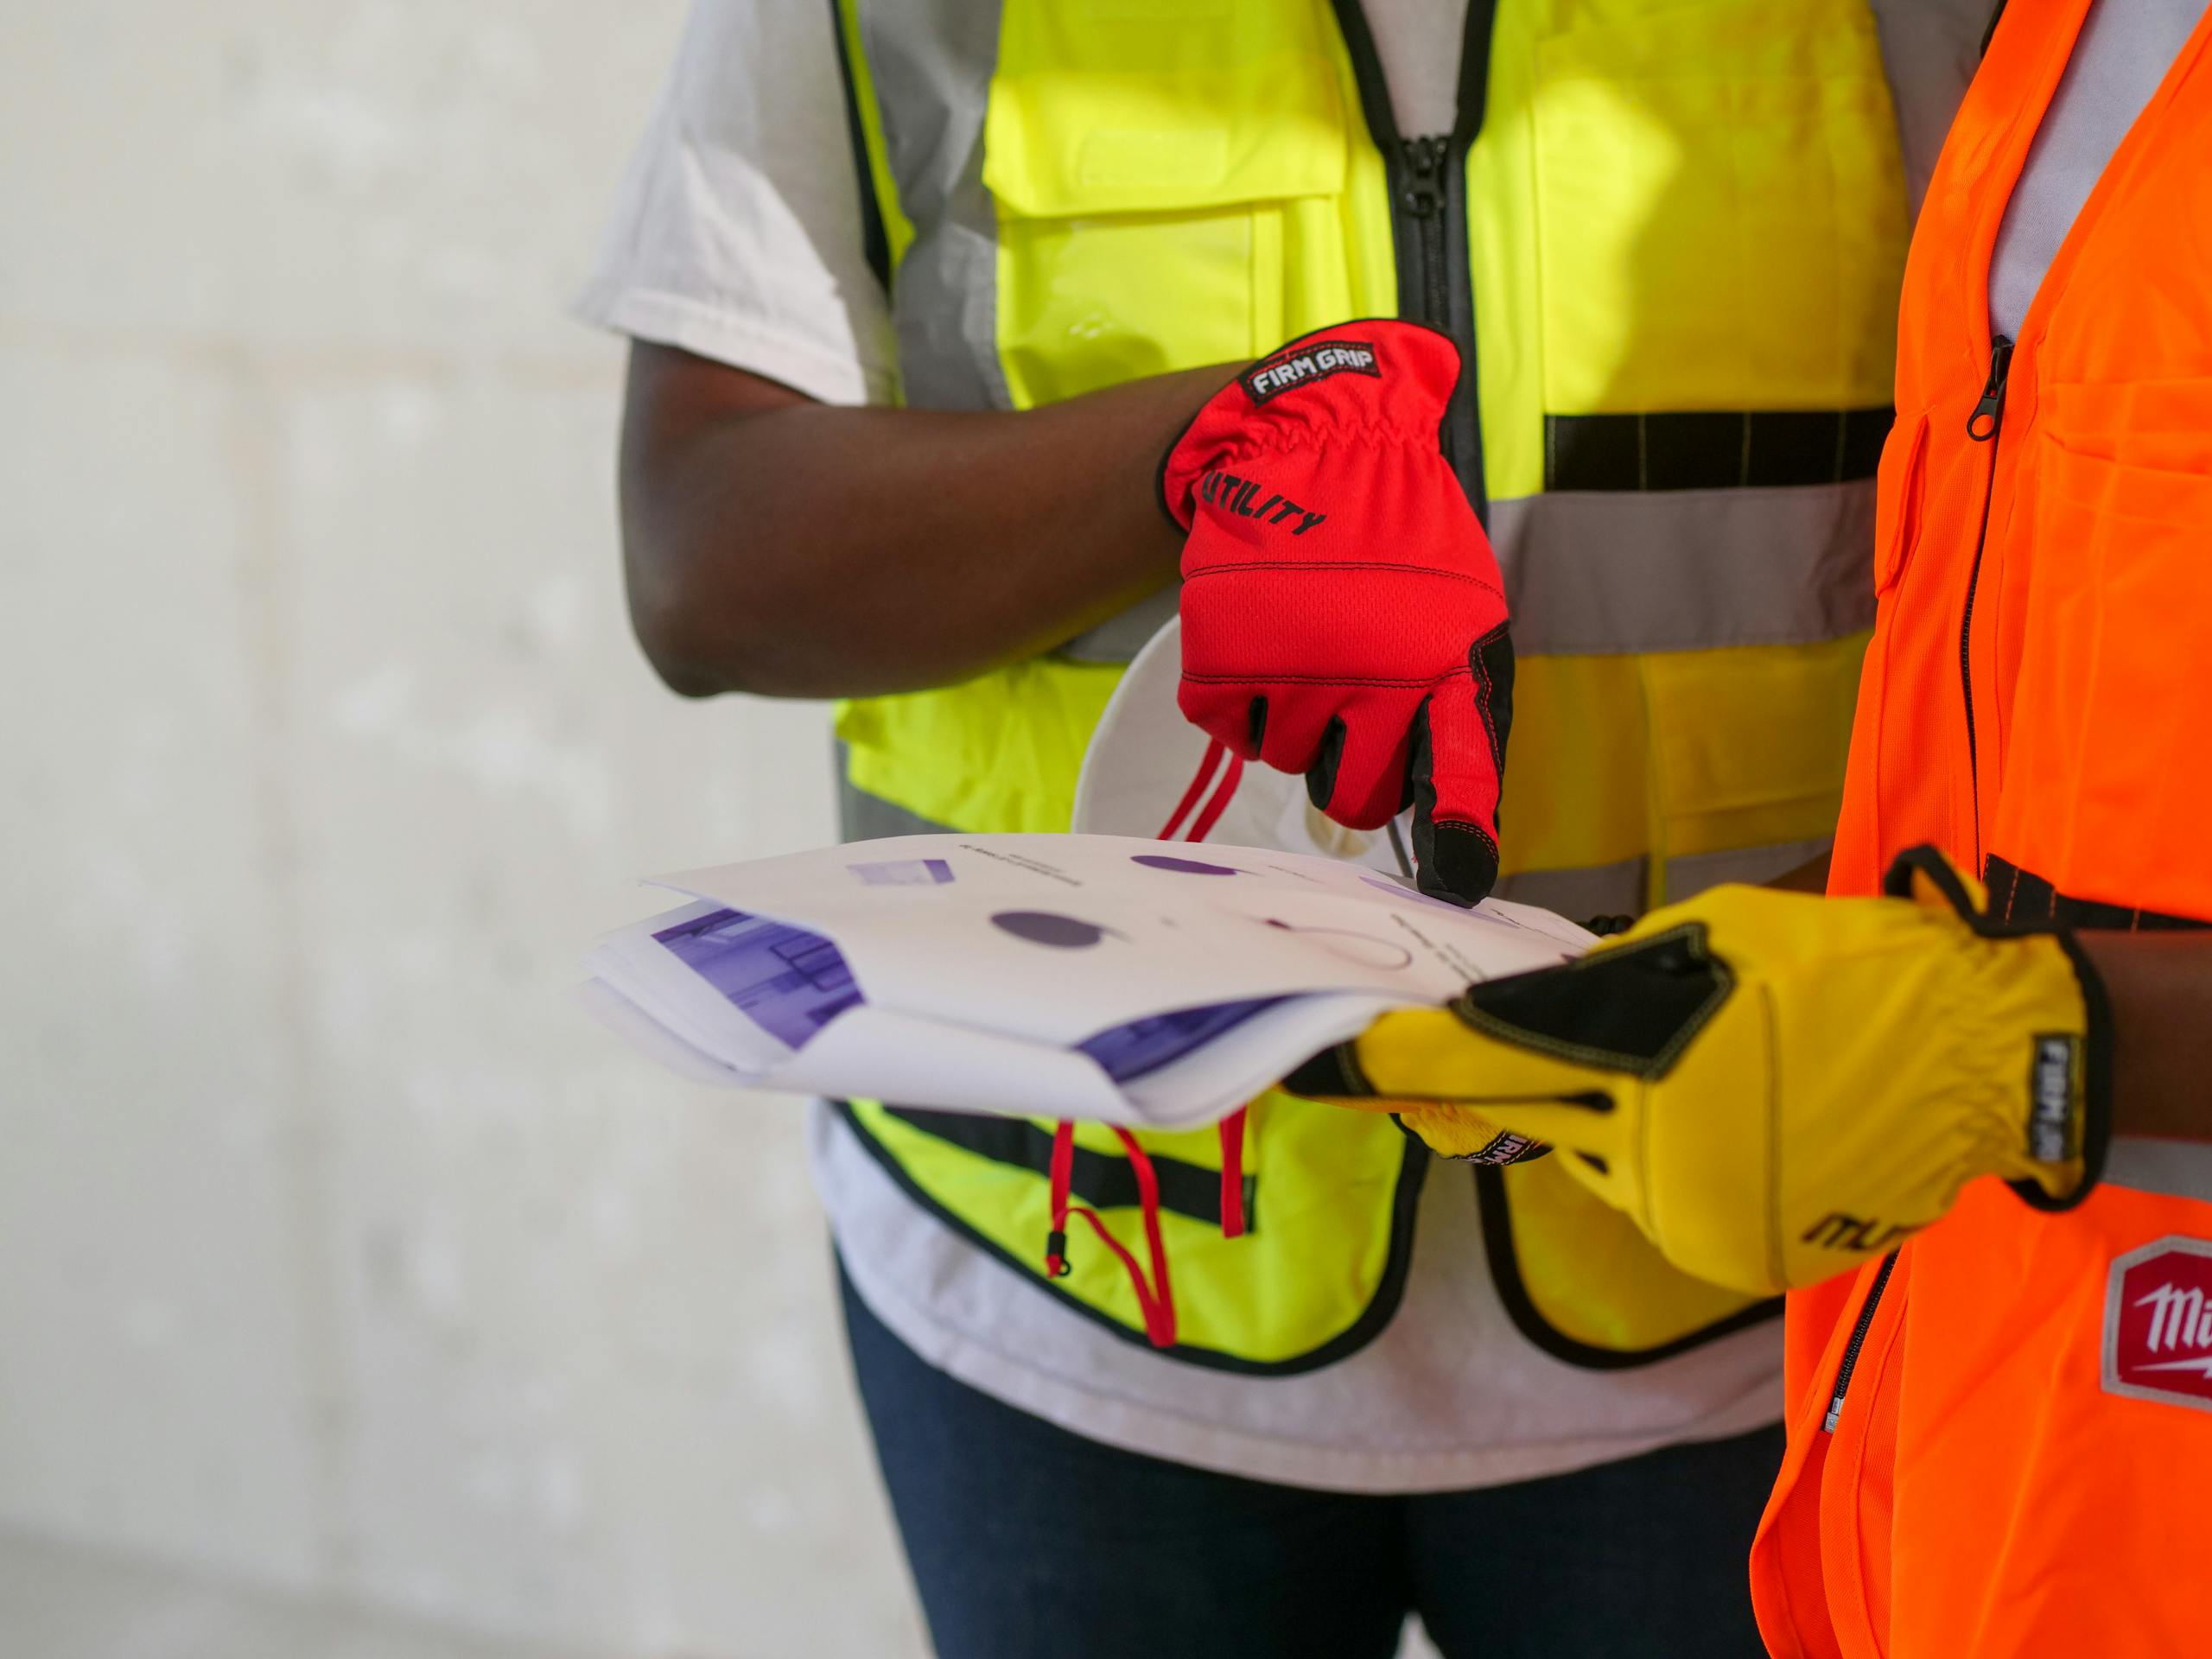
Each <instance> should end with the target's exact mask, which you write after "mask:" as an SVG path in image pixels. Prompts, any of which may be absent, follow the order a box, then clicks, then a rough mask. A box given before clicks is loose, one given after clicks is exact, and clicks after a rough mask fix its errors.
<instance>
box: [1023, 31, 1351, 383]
mask: <svg viewBox="0 0 2212 1659" xmlns="http://www.w3.org/2000/svg"><path fill="white" fill-rule="evenodd" d="M1345 111H1346V104H1345V101H1344V86H1343V84H1342V78H1341V73H1340V70H1339V67H1338V64H1337V62H1336V61H1335V60H1334V58H1333V56H1332V48H1331V40H1330V37H1329V36H1328V35H1326V34H1325V32H1324V24H1323V20H1322V18H1321V16H1320V15H1319V11H1318V10H1317V9H1314V8H1309V7H1307V6H1305V5H1294V4H1281V3H1276V0H1195V3H1177V4H1168V3H1164V0H1008V3H1007V5H1006V8H1005V11H1004V21H1003V22H1002V24H1001V34H1000V42H999V57H998V67H997V73H995V75H994V76H993V77H992V80H991V84H990V95H989V105H988V111H987V113H986V116H985V120H984V134H983V146H984V160H983V182H984V184H985V185H986V186H987V187H988V189H989V191H990V194H991V197H992V200H993V203H994V206H995V209H996V212H997V215H998V239H999V245H998V262H997V277H998V294H997V322H996V329H997V346H998V351H999V355H1000V359H1001V364H1002V365H1003V367H1004V370H1005V372H1006V378H1007V389H1008V391H1010V393H1011V394H1012V397H1013V400H1014V404H1015V405H1016V406H1017V407H1025V408H1026V407H1030V406H1033V405H1035V404H1044V403H1050V402H1052V401H1055V400H1057V399H1058V398H1062V397H1072V396H1074V395H1076V394H1077V393H1079V392H1084V391H1094V390H1096V389H1097V388H1098V387H1101V386H1105V385H1115V384H1117V383H1119V382H1121V381H1123V380H1128V379H1133V378H1138V377H1140V376H1143V375H1150V374H1160V373H1164V372H1169V371H1173V370H1176V369H1183V368H1192V367H1196V366H1198V365H1202V364H1208V363H1227V362H1236V361H1242V360H1243V359H1248V358H1251V357H1254V356H1256V355H1258V354H1259V353H1262V352H1264V351H1266V350H1268V349H1269V348H1271V347H1273V346H1275V345H1277V344H1279V343H1280V342H1281V340H1283V339H1284V338H1285V337H1286V336H1287V335H1288V334H1295V333H1298V332H1300V331H1301V330H1303V329H1305V328H1308V327H1318V326H1319V325H1320V324H1321V323H1324V322H1327V321H1334V320H1336V319H1338V318H1340V317H1344V316H1347V315H1361V314H1362V312H1363V309H1364V310H1366V311H1370V312H1371V311H1374V310H1378V309H1379V310H1388V309H1389V308H1390V307H1389V302H1388V301H1387V299H1386V300H1384V301H1383V302H1382V303H1380V304H1377V303H1376V302H1375V300H1374V297H1373V293H1372V290H1374V289H1376V288H1378V287H1382V288H1385V289H1387V284H1388V282H1389V268H1388V257H1389V256H1388V250H1387V247H1386V248H1385V249H1384V251H1383V269H1382V270H1381V272H1380V273H1379V277H1374V276H1370V277H1362V276H1361V275H1360V273H1358V272H1357V271H1356V270H1354V269H1353V264H1354V262H1353V261H1352V260H1351V258H1350V257H1348V254H1347V238H1346V234H1345V231H1344V224H1345V218H1346V215H1345V212H1344V203H1343V201H1342V200H1340V199H1341V198H1343V197H1344V194H1345V192H1346V188H1347V179H1348V176H1349V175H1351V173H1352V172H1353V171H1354V170H1355V169H1354V168H1352V166H1351V162H1349V160H1348V157H1347V154H1346V151H1347V147H1348V146H1347V136H1346V127H1345ZM1359 170H1361V171H1363V172H1371V173H1372V174H1373V175H1374V176H1373V179H1372V181H1371V187H1372V188H1373V189H1374V191H1375V192H1376V200H1377V203H1378V207H1379V202H1380V199H1381V198H1380V192H1381V189H1382V186H1381V178H1380V175H1381V168H1380V164H1379V161H1378V162H1376V163H1375V164H1374V165H1373V166H1372V167H1371V168H1364V169H1359ZM1363 301H1364V302H1365V304H1364V306H1363V304H1362V302H1363Z"/></svg>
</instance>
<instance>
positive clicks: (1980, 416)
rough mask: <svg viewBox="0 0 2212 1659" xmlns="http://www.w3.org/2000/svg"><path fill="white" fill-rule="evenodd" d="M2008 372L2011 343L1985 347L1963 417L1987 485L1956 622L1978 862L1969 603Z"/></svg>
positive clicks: (1993, 489) (1983, 539)
mask: <svg viewBox="0 0 2212 1659" xmlns="http://www.w3.org/2000/svg"><path fill="white" fill-rule="evenodd" d="M2011 371H2012V341H2011V340H2007V339H2006V338H2005V336H2004V335H2002V334H1999V335H1998V336H1997V337H1996V338H1995V339H1994V340H1991V341H1990V343H1989V378H1988V379H1987V380H1986V381H1985V382H1983V383H1982V388H1981V401H1980V403H1978V404H1975V405H1974V413H1973V414H1971V415H1969V416H1967V437H1969V438H1971V439H1973V440H1974V442H1976V443H1986V444H1987V445H1988V446H1989V480H1988V483H1987V484H1986V486H1984V488H1983V490H1982V494H1981V528H1980V531H1978V532H1977V533H1976V534H1975V536H1974V564H1973V566H1972V567H1971V568H1970V569H1968V571H1967V605H1966V613H1965V615H1964V616H1963V617H1961V619H1960V621H1959V685H1960V688H1961V690H1962V691H1963V692H1964V693H1965V695H1966V704H1967V781H1968V783H1969V784H1970V785H1972V786H1973V789H1974V857H1975V859H1976V861H1980V856H1981V758H1980V752H1979V751H1978V750H1977V748H1976V747H1975V743H1974V591H1975V589H1976V588H1980V586H1981V555H1982V550H1983V549H1984V548H1986V547H1987V546H1988V545H1989V508H1990V504H1991V503H1992V502H1993V501H1994V500H1995V499H1996V497H1997V444H1998V436H1999V434H2000V433H2001V432H2003V430H2004V429H2005V377H2006V376H2007V375H2008V374H2009V373H2010V372H2011Z"/></svg>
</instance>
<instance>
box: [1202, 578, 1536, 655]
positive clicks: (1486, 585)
mask: <svg viewBox="0 0 2212 1659" xmlns="http://www.w3.org/2000/svg"><path fill="white" fill-rule="evenodd" d="M1237 570H1399V571H1404V572H1407V573H1408V574H1410V575H1416V576H1436V577H1439V578H1440V579H1442V580H1444V581H1446V582H1472V583H1474V585H1475V586H1476V587H1478V588H1482V589H1484V591H1485V592H1487V593H1493V594H1503V593H1504V591H1505V590H1504V589H1503V588H1500V587H1499V586H1498V585H1497V583H1496V582H1491V581H1489V580H1488V579H1487V578H1485V577H1483V576H1480V575H1476V574H1475V573H1474V572H1473V571H1471V570H1447V569H1444V568H1443V567H1441V566H1440V565H1433V564H1402V563H1397V562H1396V561H1395V560H1383V559H1246V560H1243V561H1241V562H1240V563H1235V564H1224V563H1213V564H1207V565H1203V566H1201V567H1200V568H1199V569H1196V570H1193V571H1192V573H1191V574H1190V575H1189V576H1188V577H1187V578H1186V580H1188V581H1191V582H1203V581H1205V578H1206V577H1208V576H1224V575H1230V573H1231V572H1233V571H1237ZM1501 632H1503V629H1493V630H1492V631H1491V632H1490V633H1487V634H1485V635H1484V636H1483V639H1480V640H1478V641H1477V642H1476V643H1477V645H1482V644H1484V643H1486V642H1487V641H1489V640H1490V639H1494V638H1496V637H1497V634H1498V633H1501Z"/></svg>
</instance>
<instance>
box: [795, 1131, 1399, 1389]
mask: <svg viewBox="0 0 2212 1659" xmlns="http://www.w3.org/2000/svg"><path fill="white" fill-rule="evenodd" d="M831 1104H832V1105H834V1106H835V1107H836V1111H837V1116H839V1117H841V1118H842V1119H843V1120H844V1122H845V1126H846V1127H847V1128H849V1129H851V1130H852V1132H853V1135H854V1138H855V1140H857V1141H859V1142H860V1143H861V1147H862V1148H863V1149H864V1150H865V1151H866V1152H867V1153H868V1156H869V1157H871V1158H873V1159H874V1160H875V1161H876V1163H877V1164H878V1165H879V1166H880V1167H881V1168H882V1170H883V1173H885V1174H887V1175H888V1176H889V1177H890V1178H891V1179H892V1180H893V1182H895V1183H896V1184H897V1185H898V1186H899V1190H900V1191H902V1192H905V1193H906V1196H907V1197H908V1198H912V1199H913V1201H914V1202H915V1203H916V1204H918V1205H921V1207H922V1208H923V1209H924V1210H925V1211H927V1212H928V1213H929V1214H931V1215H932V1216H934V1217H937V1219H938V1220H939V1221H941V1222H943V1223H944V1224H945V1225H946V1226H947V1227H950V1229H951V1230H953V1231H954V1232H955V1233H957V1234H958V1235H959V1236H961V1237H963V1238H964V1239H966V1240H967V1241H968V1242H969V1243H970V1244H973V1245H975V1246H976V1248H977V1249H980V1250H982V1251H983V1252H984V1253H985V1254H987V1255H990V1256H992V1257H994V1258H995V1259H996V1260H998V1261H1000V1262H1004V1263H1006V1265H1007V1267H1009V1268H1013V1269H1014V1271H1015V1272H1017V1273H1019V1274H1021V1275H1022V1276H1023V1277H1024V1278H1025V1279H1027V1280H1028V1281H1030V1282H1031V1283H1033V1285H1034V1286H1035V1287H1037V1288H1038V1289H1039V1290H1041V1291H1043V1292H1044V1293H1045V1294H1046V1295H1048V1296H1052V1297H1054V1298H1056V1299H1057V1300H1058V1301H1059V1302H1060V1303H1061V1305H1062V1306H1065V1307H1068V1308H1071V1309H1072V1310H1073V1311H1074V1312H1076V1313H1080V1314H1081V1315H1082V1316H1083V1317H1084V1319H1089V1320H1090V1322H1091V1323H1092V1324H1093V1325H1097V1326H1099V1327H1100V1328H1101V1329H1103V1330H1106V1331H1110V1332H1113V1333H1114V1334H1115V1335H1116V1336H1117V1337H1119V1338H1122V1340H1123V1341H1124V1342H1128V1343H1131V1344H1135V1345H1136V1346H1139V1347H1141V1348H1144V1349H1146V1350H1147V1351H1151V1352H1154V1353H1158V1354H1164V1355H1166V1356H1167V1357H1170V1358H1173V1359H1179V1360H1182V1361H1184V1362H1185V1363H1188V1364H1192V1365H1201V1366H1204V1367H1205V1369H1207V1370H1215V1371H1231V1372H1235V1373H1236V1374H1237V1375H1239V1376H1300V1375H1302V1374H1303V1373H1305V1372H1307V1371H1318V1370H1321V1369H1322V1368H1323V1367H1324V1366H1327V1365H1333V1364H1335V1363H1337V1362H1338V1360H1340V1359H1349V1358H1350V1357H1351V1356H1352V1355H1354V1354H1356V1353H1357V1352H1358V1351H1360V1350H1361V1349H1363V1348H1364V1347H1366V1346H1367V1344H1369V1343H1370V1342H1372V1341H1374V1340H1375V1338H1376V1337H1378V1336H1380V1335H1382V1334H1383V1327H1384V1326H1385V1325H1389V1323H1390V1321H1391V1319H1394V1318H1395V1317H1396V1315H1397V1312H1398V1305H1399V1303H1400V1302H1402V1301H1403V1300H1405V1294H1406V1278H1407V1275H1408V1274H1409V1273H1410V1272H1411V1271H1412V1268H1413V1260H1414V1249H1413V1247H1414V1214H1415V1212H1416V1211H1418V1210H1419V1208H1420V1200H1421V1182H1422V1180H1423V1179H1424V1178H1425V1177H1426V1176H1427V1173H1428V1153H1427V1148H1426V1147H1422V1146H1421V1145H1420V1144H1419V1143H1418V1142H1416V1141H1412V1140H1410V1139H1409V1140H1408V1141H1407V1142H1406V1147H1405V1157H1404V1160H1403V1161H1402V1163H1401V1164H1400V1165H1399V1166H1398V1186H1397V1192H1395V1194H1394V1195H1393V1197H1392V1199H1391V1205H1390V1250H1389V1258H1388V1259H1387V1260H1386V1261H1385V1262H1383V1275H1382V1277H1381V1278H1380V1279H1378V1280H1377V1281H1376V1286H1375V1296H1374V1299H1373V1300H1371V1301H1370V1302H1369V1303H1368V1305H1367V1306H1366V1307H1365V1308H1364V1309H1363V1310H1362V1312H1361V1313H1360V1315H1359V1317H1358V1318H1357V1319H1354V1320H1353V1321H1352V1322H1351V1324H1350V1325H1346V1326H1345V1327H1344V1329H1343V1330H1341V1331H1339V1332H1337V1334H1336V1335H1335V1336H1333V1337H1332V1338H1329V1339H1328V1340H1327V1341H1326V1342H1325V1343H1323V1344H1320V1345H1319V1347H1316V1348H1309V1349H1307V1350H1306V1352H1304V1353H1302V1354H1299V1355H1296V1356H1294V1357H1292V1358H1289V1359H1268V1360H1262V1359H1246V1358H1244V1357H1243V1356H1241V1355H1237V1354H1225V1353H1224V1352H1222V1351H1220V1350H1219V1349H1217V1348H1201V1347H1199V1346H1198V1345H1197V1344H1194V1343H1186V1342H1179V1343H1177V1344H1175V1345H1174V1346H1173V1347H1172V1348H1154V1347H1153V1346H1152V1344H1151V1342H1150V1341H1149V1340H1148V1339H1147V1338H1146V1336H1145V1333H1144V1332H1142V1331H1141V1330H1138V1329H1136V1328H1135V1327H1134V1326H1131V1325H1124V1324H1122V1322H1121V1320H1119V1319H1116V1318H1114V1317H1113V1316H1112V1315H1111V1314H1109V1313H1104V1312H1103V1311H1101V1310H1100V1309H1098V1308H1096V1307H1093V1306H1091V1305H1090V1303H1088V1302H1086V1301H1084V1300H1081V1299H1080V1298H1079V1297H1077V1296H1073V1295H1071V1294H1069V1293H1068V1291H1067V1290H1066V1289H1065V1287H1063V1286H1061V1285H1060V1284H1059V1283H1058V1282H1057V1281H1053V1280H1051V1279H1047V1278H1046V1277H1045V1275H1044V1272H1043V1267H1042V1262H1040V1260H1039V1258H1038V1257H1037V1256H1034V1255H1020V1256H1017V1255H1014V1253H1013V1252H1011V1251H1009V1250H1007V1249H1004V1248H1003V1247H1002V1246H1001V1245H1000V1244H999V1243H998V1242H997V1241H996V1240H995V1239H992V1238H987V1237H985V1236H983V1235H982V1233H980V1232H978V1231H977V1230H976V1229H975V1228H974V1227H972V1226H970V1225H969V1223H968V1222H967V1220H966V1219H965V1218H964V1217H960V1216H957V1215H956V1214H954V1213H953V1212H952V1211H950V1210H949V1209H947V1208H946V1207H945V1206H944V1205H942V1204H939V1203H938V1201H937V1199H936V1198H932V1197H931V1195H930V1194H929V1192H927V1191H926V1190H925V1189H924V1187H923V1186H922V1185H921V1183H920V1182H918V1181H917V1180H916V1179H914V1178H913V1176H912V1174H910V1173H908V1172H907V1170H906V1166H904V1165H903V1164H901V1163H900V1162H899V1160H898V1159H897V1158H896V1157H894V1156H893V1154H892V1152H891V1149H890V1148H889V1147H887V1146H885V1145H884V1144H883V1143H882V1142H881V1141H878V1140H877V1139H876V1138H875V1137H874V1135H870V1134H869V1133H868V1128H867V1127H866V1126H865V1125H864V1124H862V1123H861V1120H860V1115H859V1114H858V1113H856V1112H855V1111H854V1109H853V1105H852V1103H851V1102H850V1101H846V1100H840V1101H834V1102H832V1103H831ZM1041 1242H1042V1241H1041V1240H1040V1241H1039V1243H1041Z"/></svg>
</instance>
